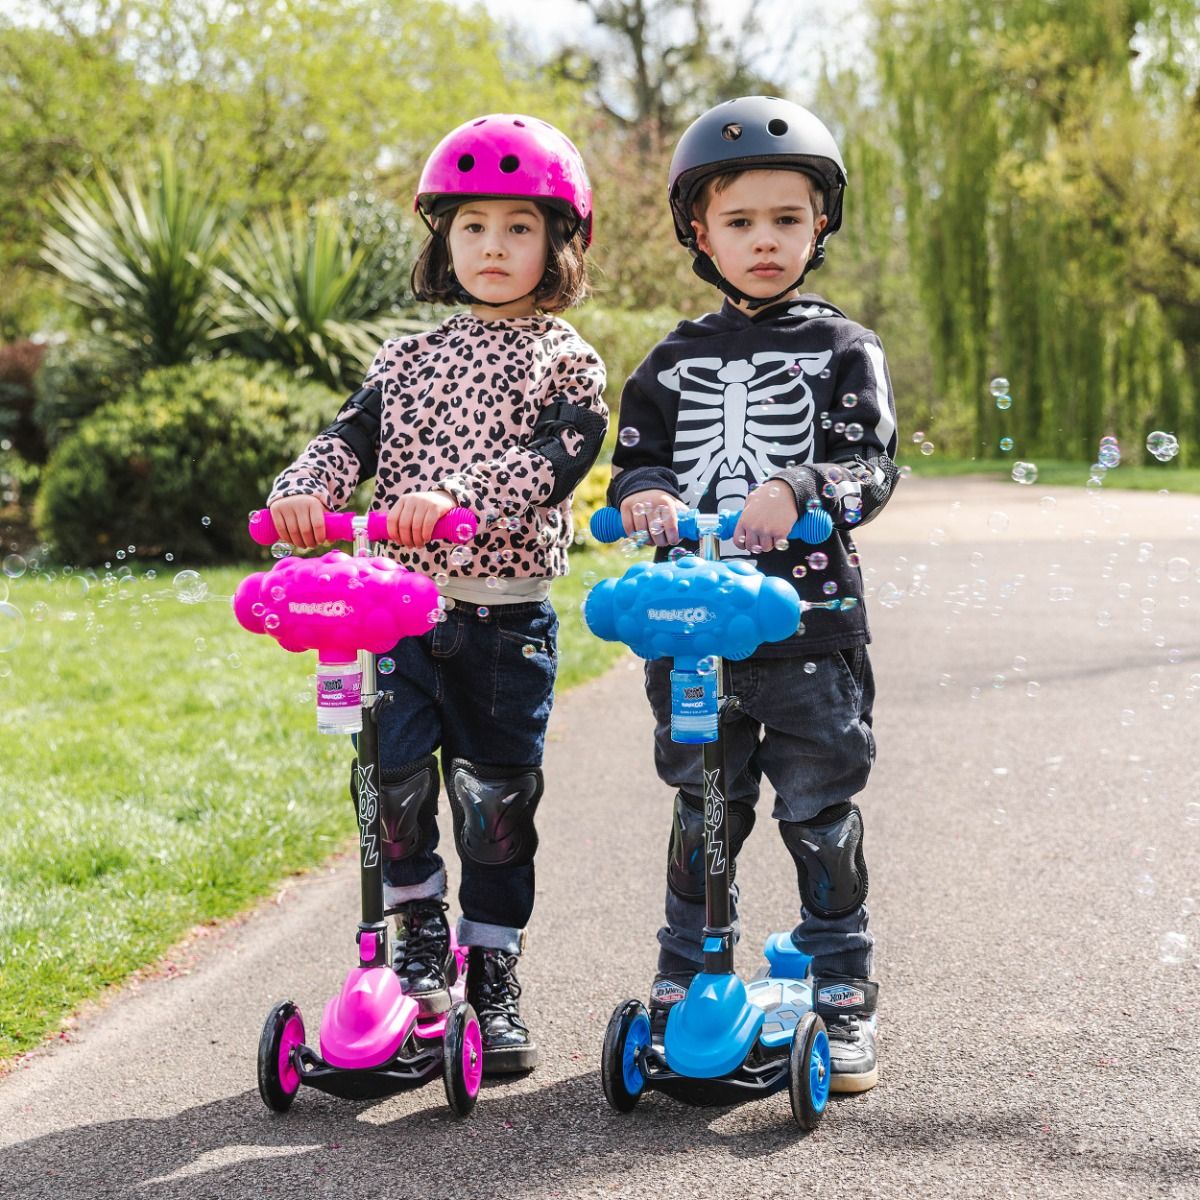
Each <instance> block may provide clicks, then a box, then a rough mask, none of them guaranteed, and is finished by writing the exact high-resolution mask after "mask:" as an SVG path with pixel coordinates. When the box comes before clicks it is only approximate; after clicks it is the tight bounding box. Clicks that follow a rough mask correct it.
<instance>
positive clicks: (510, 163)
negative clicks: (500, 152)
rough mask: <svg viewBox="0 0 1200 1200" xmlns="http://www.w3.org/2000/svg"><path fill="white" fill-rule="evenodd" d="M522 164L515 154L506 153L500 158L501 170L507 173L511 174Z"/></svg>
mask: <svg viewBox="0 0 1200 1200" xmlns="http://www.w3.org/2000/svg"><path fill="white" fill-rule="evenodd" d="M520 165H521V160H520V159H519V158H518V157H517V156H516V155H515V154H506V155H505V156H504V157H503V158H502V159H501V160H500V170H502V171H503V172H504V173H505V175H511V174H512V173H513V172H514V171H515V170H516V169H517V168H518V167H519V166H520Z"/></svg>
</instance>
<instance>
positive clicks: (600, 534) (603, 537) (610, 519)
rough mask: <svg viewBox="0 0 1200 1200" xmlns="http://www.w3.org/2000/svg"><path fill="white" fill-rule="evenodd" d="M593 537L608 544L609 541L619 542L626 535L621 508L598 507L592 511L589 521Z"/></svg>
mask: <svg viewBox="0 0 1200 1200" xmlns="http://www.w3.org/2000/svg"><path fill="white" fill-rule="evenodd" d="M588 527H589V528H590V529H591V531H592V537H594V538H595V539H596V541H598V542H603V543H604V544H605V545H607V544H608V543H609V542H619V541H620V540H621V539H622V538H623V537H624V536H625V526H624V525H623V524H622V523H621V510H620V509H619V508H598V509H596V511H595V512H594V513H592V519H591V521H589V522H588Z"/></svg>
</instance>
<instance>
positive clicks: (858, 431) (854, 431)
mask: <svg viewBox="0 0 1200 1200" xmlns="http://www.w3.org/2000/svg"><path fill="white" fill-rule="evenodd" d="M862 437H863V427H862V426H861V425H860V424H859V423H858V422H857V421H851V422H850V424H849V425H847V426H846V441H848V442H861V441H862Z"/></svg>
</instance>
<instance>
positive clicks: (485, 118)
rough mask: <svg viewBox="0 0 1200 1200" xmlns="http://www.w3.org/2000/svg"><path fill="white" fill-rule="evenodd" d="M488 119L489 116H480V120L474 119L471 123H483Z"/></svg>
mask: <svg viewBox="0 0 1200 1200" xmlns="http://www.w3.org/2000/svg"><path fill="white" fill-rule="evenodd" d="M486 120H487V117H480V118H479V120H478V121H472V122H471V124H472V125H482V124H483V123H484V121H486Z"/></svg>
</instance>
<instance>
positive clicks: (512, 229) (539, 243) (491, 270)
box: [447, 200, 549, 318]
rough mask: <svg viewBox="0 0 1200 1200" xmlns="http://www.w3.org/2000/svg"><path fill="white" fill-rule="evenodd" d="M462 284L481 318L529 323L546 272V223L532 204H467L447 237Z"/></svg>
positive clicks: (474, 309) (453, 263) (489, 201)
mask: <svg viewBox="0 0 1200 1200" xmlns="http://www.w3.org/2000/svg"><path fill="white" fill-rule="evenodd" d="M447 241H448V243H449V246H450V262H451V264H452V265H453V267H454V273H455V275H457V276H458V281H459V283H461V284H462V285H463V287H464V288H466V290H467V291H468V292H470V293H471V295H472V296H475V297H476V298H477V299H478V300H479V301H480V303H479V304H472V305H471V311H472V312H473V313H474V314H475V315H476V316H477V317H485V318H492V317H528V316H530V315H532V314H533V313H534V312H535V311H536V305H535V303H534V299H533V293H534V291H535V290H536V289H537V286H538V284H539V283H541V281H542V276H543V275H544V274H545V272H546V252H547V249H548V246H549V239H548V235H547V231H546V218H545V217H544V216H543V215H542V211H541V209H539V208H538V206H537V205H536V204H534V203H533V201H531V200H468V201H466V203H464V204H463V206H462V207H461V208H460V209H458V211H457V212H456V213H455V214H454V220H453V222H452V223H451V225H450V232H449V234H448V235H447Z"/></svg>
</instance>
